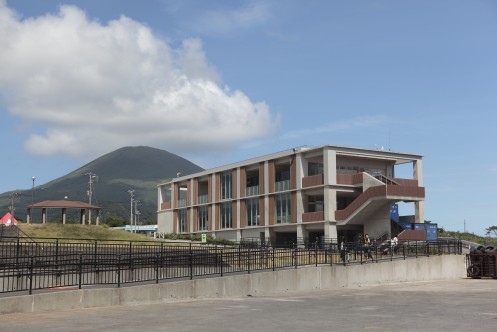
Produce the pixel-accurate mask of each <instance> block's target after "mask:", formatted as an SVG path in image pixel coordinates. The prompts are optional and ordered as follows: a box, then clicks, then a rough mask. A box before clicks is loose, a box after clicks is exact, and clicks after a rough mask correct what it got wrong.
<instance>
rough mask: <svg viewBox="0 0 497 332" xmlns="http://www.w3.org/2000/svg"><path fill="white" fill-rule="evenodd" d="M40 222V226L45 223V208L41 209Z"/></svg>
mask: <svg viewBox="0 0 497 332" xmlns="http://www.w3.org/2000/svg"><path fill="white" fill-rule="evenodd" d="M41 222H42V224H46V223H47V209H46V208H42V209H41Z"/></svg>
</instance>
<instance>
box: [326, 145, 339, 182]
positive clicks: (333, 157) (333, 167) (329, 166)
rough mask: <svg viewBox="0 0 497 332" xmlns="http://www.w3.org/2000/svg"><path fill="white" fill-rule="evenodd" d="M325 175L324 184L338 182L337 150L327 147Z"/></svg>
mask: <svg viewBox="0 0 497 332" xmlns="http://www.w3.org/2000/svg"><path fill="white" fill-rule="evenodd" d="M323 171H324V174H323V177H324V185H325V186H329V185H336V184H337V154H336V151H333V150H330V149H327V148H325V149H324V150H323Z"/></svg>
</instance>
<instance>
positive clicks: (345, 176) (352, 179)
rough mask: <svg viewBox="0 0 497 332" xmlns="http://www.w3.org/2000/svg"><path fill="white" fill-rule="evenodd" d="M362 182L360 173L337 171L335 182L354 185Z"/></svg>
mask: <svg viewBox="0 0 497 332" xmlns="http://www.w3.org/2000/svg"><path fill="white" fill-rule="evenodd" d="M360 183H362V173H357V174H349V173H337V184H345V185H351V186H353V185H356V184H360Z"/></svg>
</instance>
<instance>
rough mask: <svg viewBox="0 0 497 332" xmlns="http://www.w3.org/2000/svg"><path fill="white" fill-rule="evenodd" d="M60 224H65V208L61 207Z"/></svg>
mask: <svg viewBox="0 0 497 332" xmlns="http://www.w3.org/2000/svg"><path fill="white" fill-rule="evenodd" d="M62 224H63V225H65V224H66V208H62Z"/></svg>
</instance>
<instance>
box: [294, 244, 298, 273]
mask: <svg viewBox="0 0 497 332" xmlns="http://www.w3.org/2000/svg"><path fill="white" fill-rule="evenodd" d="M293 246H294V247H295V252H294V256H295V261H294V263H295V268H297V265H298V262H297V254H298V250H299V248H298V246H297V244H296V243H295V244H294V245H293Z"/></svg>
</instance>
